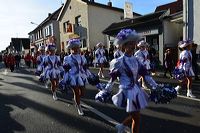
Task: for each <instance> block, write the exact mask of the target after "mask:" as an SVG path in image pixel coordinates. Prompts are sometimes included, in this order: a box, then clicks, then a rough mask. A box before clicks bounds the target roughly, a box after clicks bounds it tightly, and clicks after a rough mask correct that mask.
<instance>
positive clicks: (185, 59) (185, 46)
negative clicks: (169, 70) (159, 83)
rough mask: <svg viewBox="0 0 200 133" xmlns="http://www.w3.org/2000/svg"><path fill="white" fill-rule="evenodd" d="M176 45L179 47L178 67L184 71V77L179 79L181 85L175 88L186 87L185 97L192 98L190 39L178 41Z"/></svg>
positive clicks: (192, 74)
mask: <svg viewBox="0 0 200 133" xmlns="http://www.w3.org/2000/svg"><path fill="white" fill-rule="evenodd" d="M178 47H179V48H180V49H181V53H180V55H179V62H180V63H179V64H178V66H177V67H178V69H182V70H183V73H184V78H183V79H182V80H179V81H180V83H181V86H177V87H176V88H175V89H176V91H177V92H179V90H180V88H181V87H185V86H186V88H187V94H186V96H187V97H192V98H194V97H195V96H194V95H193V94H192V76H194V72H193V69H192V53H191V52H190V50H191V48H192V41H190V40H186V41H180V42H179V43H178Z"/></svg>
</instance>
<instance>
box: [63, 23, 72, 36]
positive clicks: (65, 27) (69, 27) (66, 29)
mask: <svg viewBox="0 0 200 133" xmlns="http://www.w3.org/2000/svg"><path fill="white" fill-rule="evenodd" d="M63 31H64V33H69V32H72V24H71V23H69V21H67V22H64V23H63Z"/></svg>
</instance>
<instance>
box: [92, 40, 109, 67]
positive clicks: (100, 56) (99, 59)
mask: <svg viewBox="0 0 200 133" xmlns="http://www.w3.org/2000/svg"><path fill="white" fill-rule="evenodd" d="M98 44H99V43H98ZM98 44H97V46H99V45H102V44H99V45H98ZM95 59H96V63H99V64H102V63H105V62H106V61H107V60H106V56H105V50H104V49H103V48H101V47H99V48H98V49H97V50H96V51H95Z"/></svg>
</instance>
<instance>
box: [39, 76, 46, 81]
mask: <svg viewBox="0 0 200 133" xmlns="http://www.w3.org/2000/svg"><path fill="white" fill-rule="evenodd" d="M39 81H40V82H42V83H45V82H46V78H45V77H44V76H43V75H41V76H40V78H39Z"/></svg>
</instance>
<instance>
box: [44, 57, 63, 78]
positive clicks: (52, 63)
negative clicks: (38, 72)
mask: <svg viewBox="0 0 200 133" xmlns="http://www.w3.org/2000/svg"><path fill="white" fill-rule="evenodd" d="M44 63H45V66H46V68H45V72H44V75H45V79H50V80H52V79H57V80H58V79H59V78H60V69H59V67H60V65H61V62H60V59H59V58H58V56H56V55H48V56H46V57H45V59H44Z"/></svg>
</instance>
